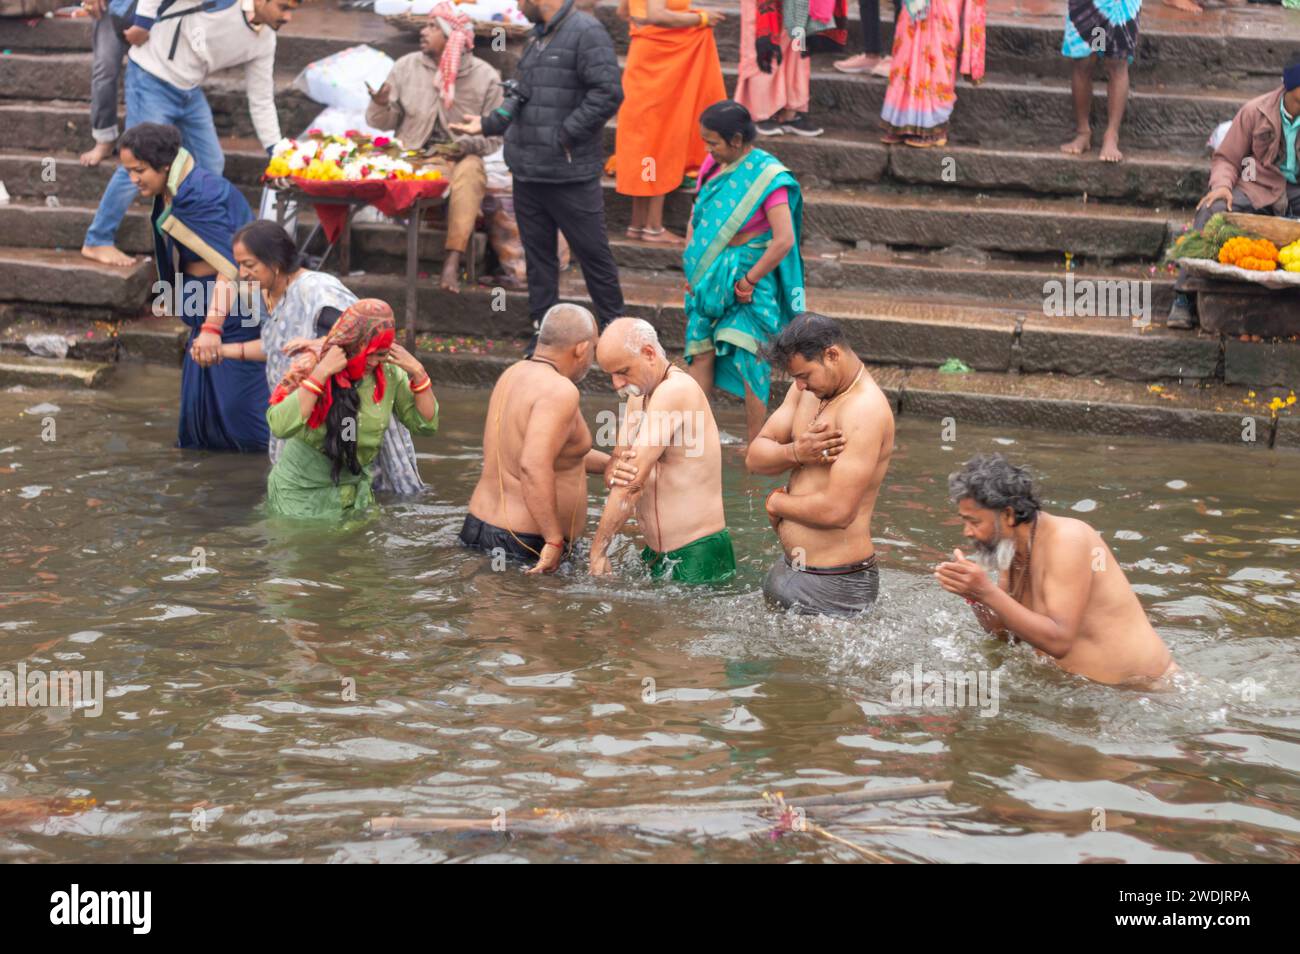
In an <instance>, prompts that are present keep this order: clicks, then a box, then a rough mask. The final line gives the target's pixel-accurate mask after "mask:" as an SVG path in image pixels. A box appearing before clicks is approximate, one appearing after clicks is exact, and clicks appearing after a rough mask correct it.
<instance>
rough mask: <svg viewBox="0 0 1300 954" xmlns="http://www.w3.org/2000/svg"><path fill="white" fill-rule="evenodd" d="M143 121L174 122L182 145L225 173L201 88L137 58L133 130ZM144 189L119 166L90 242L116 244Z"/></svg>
mask: <svg viewBox="0 0 1300 954" xmlns="http://www.w3.org/2000/svg"><path fill="white" fill-rule="evenodd" d="M137 123H168V124H170V125H172V126H175V127H176V128H177V129H179V130H180V131H181V145H183V146H184V147H185V148H186V149H188V150H189V152H190V155H192V156H193V157H194V161H195V162H196V163H197V164H198V165H199V166H200V167H202V168H204V169H207V170H208V171H209V172H215V173H216V174H217V175H221V171H222V170H223V169H224V168H225V166H226V157H225V155H224V154H223V153H222V152H221V141H220V140H219V139H217V127H216V126H215V125H213V122H212V109H211V108H210V107H209V106H208V100H207V98H206V97H205V96H204V95H203V90H202V89H200V88H199V87H197V86H196V87H195V88H194V89H178V88H177V87H175V86H173V85H172V84H171V83H168V82H167V81H165V80H160V79H159V78H158V77H156V76H154V75H153V74H152V73H150V72H148V71H147V70H144V69H141V68H140V67H139V66H138V65H137V64H136V62H135V61H134V60H131V59H128V60H127V63H126V122H125V124H124V125H125V127H126V128H127V129H130V128H131V127H132V126H134V125H136V124H137ZM139 194H140V192H139V190H138V189H136V187H135V186H134V185H132V184H131V177H130V176H129V175H128V174H127V171H126V170H125V169H123V168H122V167H121V166H118V167H117V168H116V169H115V170H114V171H113V177H112V178H111V179H109V180H108V185H107V186H105V187H104V195H103V196H102V197H101V198H100V200H99V208H98V209H97V210H96V211H95V220H94V221H93V222H91V223H90V229H89V230H88V231H87V232H86V244H87V245H90V246H100V245H112V244H113V243H114V241H115V239H116V237H117V227H118V226H119V225H121V224H122V219H123V218H125V217H126V211H127V209H129V208H130V207H131V203H132V202H133V201H134V200H135V198H136V196H138V195H139Z"/></svg>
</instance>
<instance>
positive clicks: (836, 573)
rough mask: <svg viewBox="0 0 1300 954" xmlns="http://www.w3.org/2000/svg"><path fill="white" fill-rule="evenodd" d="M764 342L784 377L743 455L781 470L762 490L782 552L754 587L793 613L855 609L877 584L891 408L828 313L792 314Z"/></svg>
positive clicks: (766, 468) (769, 470)
mask: <svg viewBox="0 0 1300 954" xmlns="http://www.w3.org/2000/svg"><path fill="white" fill-rule="evenodd" d="M767 352H768V355H769V356H770V357H769V360H770V361H771V363H772V366H773V367H774V368H778V367H779V368H785V369H786V371H787V372H788V373H789V374H790V376H791V377H792V378H793V379H794V384H793V385H792V386H791V387H790V389H789V390H788V391H787V392H786V395H785V400H784V401H782V402H781V407H780V408H778V409H777V411H776V412H775V413H774V414H773V415H772V416H771V417H769V418H768V419H767V423H765V424H764V425H763V429H762V431H760V432H759V435H758V437H757V439H755V441H754V442H753V443H752V444H751V445H750V447H749V451H748V453H747V454H746V455H745V466H746V467H747V468H748V469H749V472H750V473H751V474H781V473H784V472H785V471H787V470H788V471H790V482H789V483H788V484H787V485H786V486H785V487H779V488H777V489H776V490H774V491H772V493H771V494H769V495H768V498H767V514H768V518H769V519H770V520H771V521H772V528H773V529H774V530H776V533H777V536H778V537H780V539H781V547H782V549H783V550H784V551H785V558H784V559H783V560H780V561H778V562H777V563H776V565H775V566H773V567H772V569H771V570H770V571H769V572H768V574H767V579H766V580H764V581H763V592H764V594H766V596H767V597H768V598H769V599H771V600H773V601H774V602H776V603H777V604H779V605H781V606H783V607H786V608H794V609H796V610H798V611H799V612H801V613H826V614H829V615H833V616H849V615H852V614H854V613H860V612H862V611H864V610H866V609H868V608H870V606H871V604H872V603H874V602H875V600H876V595H877V593H878V592H879V588H880V576H879V572H878V571H877V569H876V552H875V547H874V546H873V545H872V542H871V513H872V510H873V509H874V508H875V505H876V495H877V493H879V491H880V484H881V482H882V481H883V480H884V479H885V471H886V470H887V469H888V467H889V458H890V455H891V454H892V453H893V450H894V412H893V410H892V409H891V408H890V406H889V400H888V399H887V398H886V397H885V395H884V392H882V391H881V390H880V388H879V387H878V386H877V385H876V382H875V381H874V380H873V379H872V377H871V375H870V374H868V373H867V369H866V366H865V365H864V364H863V363H862V361H861V359H859V358H858V356H857V355H856V354H854V352H853V349H852V348H850V347H849V345H848V341H847V340H846V339H845V337H844V332H843V331H842V330H841V329H840V328H839V326H838V325H836V324H835V322H833V321H831V319H829V318H825V317H823V316H822V315H817V314H812V313H806V314H803V315H799V316H798V317H796V318H795V319H794V321H792V322H791V323H790V324H789V325H788V326H787V327H786V328H785V330H783V331H782V332H781V333H780V334H779V335H777V337H776V338H774V339H773V340H772V342H771V344H770V345H769V346H768V348H767Z"/></svg>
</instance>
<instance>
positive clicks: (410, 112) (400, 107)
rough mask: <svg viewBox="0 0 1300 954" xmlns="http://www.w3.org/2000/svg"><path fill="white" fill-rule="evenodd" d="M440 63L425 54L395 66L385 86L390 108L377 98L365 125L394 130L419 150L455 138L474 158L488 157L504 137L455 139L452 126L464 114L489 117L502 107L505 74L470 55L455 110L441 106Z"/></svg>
mask: <svg viewBox="0 0 1300 954" xmlns="http://www.w3.org/2000/svg"><path fill="white" fill-rule="evenodd" d="M440 81H441V77H440V76H439V75H438V70H437V65H436V64H435V63H434V61H433V60H431V59H429V57H427V56H425V55H424V54H423V53H407V54H406V55H405V56H403V57H402V58H401V59H399V60H398V61H397V62H396V63H394V64H393V71H392V72H391V73H389V74H388V79H387V80H386V81H385V82H384V87H385V88H386V89H387V90H388V96H389V99H388V105H387V106H380V105H379V104H377V103H375V102H374V101H373V100H372V101H371V102H370V105H369V106H368V107H366V122H367V123H369V124H370V125H371V126H374V127H375V128H376V129H392V130H395V131H396V132H395V135H396V136H397V138H398V139H400V140H401V141H402V145H404V146H406V148H408V149H420V148H422V147H423V146H424V145H425V143H427V142H428V141H429V137H430V136H434V135H435V134H436V138H437V139H438V140H441V141H447V140H450V139H454V140H455V141H456V142H458V143H459V144H460V145H461V147H462V148H463V149H464V150H465V152H467V153H469V154H470V155H478V156H486V155H488V154H489V153H493V152H496V151H497V150H498V149H500V148H501V137H500V136H453V135H452V133H451V131H450V130H449V129H448V128H447V127H448V125H449V123H453V122H456V123H458V122H460V121H461V116H462V114H463V115H467V116H485V115H487V114H488V113H490V112H492V110H494V109H496V108H497V107H498V106H500V105H501V100H502V94H501V74H500V73H498V72H497V70H496V67H494V66H492V65H491V64H489V63H485V62H483V61H482V60H480V59H479V58H478V57H477V56H473V55H471V54H469V53H468V52H467V53H466V54H464V55H462V56H461V58H460V72H458V73H457V74H456V98H455V99H454V100H453V101H452V104H451V109H447V108H446V107H444V106H443V104H442V89H441V87H440V85H439V83H440Z"/></svg>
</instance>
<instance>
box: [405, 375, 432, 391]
mask: <svg viewBox="0 0 1300 954" xmlns="http://www.w3.org/2000/svg"><path fill="white" fill-rule="evenodd" d="M407 380H408V382H409V380H410V379H409V378H408V379H407ZM410 387H411V393H412V394H420V393H422V392H424V391H427V390H429V388H431V387H433V379H432V378H430V377H429V375H428V374H425V375H424V377H422V378H420V380H419V381H418V382H416V383H415V384H411V385H410Z"/></svg>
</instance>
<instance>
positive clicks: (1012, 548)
mask: <svg viewBox="0 0 1300 954" xmlns="http://www.w3.org/2000/svg"><path fill="white" fill-rule="evenodd" d="M1015 558H1016V541H1015V540H1013V539H1012V538H1011V537H1001V536H1000V537H998V538H997V539H996V540H994V541H993V542H992V543H982V542H980V541H979V540H976V541H975V552H974V553H972V554H971V559H972V560H974V561H975V562H976V563H978V564H979V565H980V566H982V567H983V568H984V570H985V572H988V573H1005V572H1007V570H1009V569H1011V561H1012V560H1014V559H1015Z"/></svg>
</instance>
